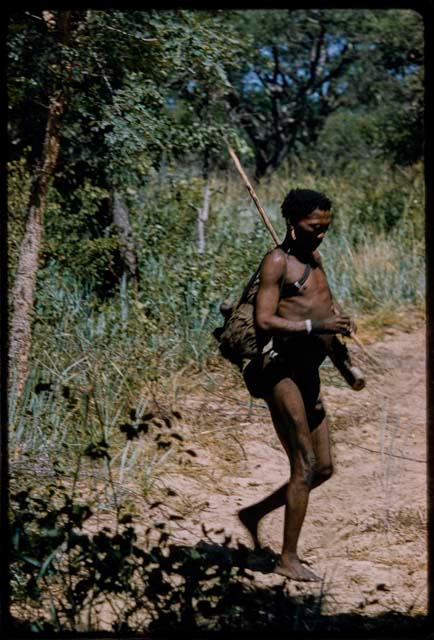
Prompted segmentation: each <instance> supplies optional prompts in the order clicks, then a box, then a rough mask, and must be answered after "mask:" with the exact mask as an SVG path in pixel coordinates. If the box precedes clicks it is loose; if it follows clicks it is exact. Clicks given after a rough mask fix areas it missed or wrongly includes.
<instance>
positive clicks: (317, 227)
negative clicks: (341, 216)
mask: <svg viewBox="0 0 434 640" xmlns="http://www.w3.org/2000/svg"><path fill="white" fill-rule="evenodd" d="M331 220H332V214H331V213H330V211H322V210H321V209H314V210H313V211H312V213H310V214H309V215H308V216H306V217H304V218H300V220H297V222H295V223H294V224H293V227H294V231H295V237H296V240H297V244H298V245H299V246H300V247H302V248H303V249H306V250H307V251H314V250H315V249H316V248H317V247H318V246H319V245H320V244H321V242H322V241H323V239H324V236H325V234H326V233H327V230H328V228H329V225H330V223H331Z"/></svg>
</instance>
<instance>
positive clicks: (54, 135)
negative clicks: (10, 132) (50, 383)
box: [9, 11, 80, 394]
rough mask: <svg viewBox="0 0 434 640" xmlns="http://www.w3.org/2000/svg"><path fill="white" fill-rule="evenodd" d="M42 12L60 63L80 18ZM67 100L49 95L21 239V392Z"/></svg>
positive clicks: (17, 294) (15, 345)
mask: <svg viewBox="0 0 434 640" xmlns="http://www.w3.org/2000/svg"><path fill="white" fill-rule="evenodd" d="M42 15H43V20H44V21H45V23H46V25H47V28H48V29H50V30H54V29H55V30H56V40H57V44H58V45H59V46H60V49H58V52H59V59H58V60H57V61H56V62H57V64H56V66H57V67H60V63H61V58H62V56H61V51H62V50H61V47H62V46H65V47H67V45H68V42H69V41H70V38H71V37H72V34H73V33H74V31H75V32H77V31H78V30H79V27H80V22H77V23H76V24H75V28H74V26H73V21H74V17H75V16H74V15H73V13H72V12H71V11H65V12H62V13H59V14H58V15H54V14H53V13H51V12H47V11H44V12H43V14H42ZM65 100H66V95H65V91H64V89H63V88H61V87H56V88H53V90H52V93H51V95H50V97H49V105H48V116H47V124H46V128H45V136H44V143H43V149H42V155H41V159H40V161H39V163H38V165H37V167H36V171H35V175H34V180H33V185H32V189H31V194H30V200H29V206H28V216H27V221H26V227H25V232H24V238H23V240H22V242H21V247H20V254H19V259H18V268H17V273H16V276H15V282H14V286H13V289H12V305H13V312H12V322H11V329H10V337H9V360H10V369H9V371H10V377H11V379H12V380H13V382H14V385H15V389H16V391H17V393H18V394H21V392H22V390H23V388H24V384H25V381H26V377H27V368H28V358H29V350H30V338H31V318H32V309H33V304H34V295H35V282H36V274H37V270H38V264H39V254H40V251H41V242H42V233H43V216H44V211H45V206H46V200H47V192H48V187H49V183H50V180H51V178H52V175H53V171H54V169H55V166H56V162H57V157H58V154H59V125H60V118H61V116H62V113H63V111H64V108H65Z"/></svg>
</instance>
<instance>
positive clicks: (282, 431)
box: [265, 378, 314, 469]
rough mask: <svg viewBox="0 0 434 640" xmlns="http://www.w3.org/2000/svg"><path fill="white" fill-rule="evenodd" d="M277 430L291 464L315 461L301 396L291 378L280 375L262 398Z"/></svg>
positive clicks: (304, 463) (307, 464)
mask: <svg viewBox="0 0 434 640" xmlns="http://www.w3.org/2000/svg"><path fill="white" fill-rule="evenodd" d="M265 400H266V401H267V404H268V407H269V409H270V413H271V417H272V419H273V424H274V427H275V429H276V433H277V435H278V437H279V439H280V441H281V443H282V445H283V447H284V448H285V450H286V452H287V454H288V457H289V459H290V462H291V467H292V468H293V469H295V468H304V467H309V466H311V465H312V464H313V462H314V447H313V440H312V436H311V432H310V428H309V422H308V417H307V414H306V409H305V405H304V400H303V396H302V394H301V392H300V389H299V388H298V386H297V384H296V383H295V382H294V380H292V379H291V378H283V379H282V380H280V381H279V382H278V383H277V384H276V385H274V387H273V389H272V390H271V392H270V393H269V394H267V396H266V397H265Z"/></svg>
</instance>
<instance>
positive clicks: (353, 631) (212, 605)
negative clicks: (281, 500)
mask: <svg viewBox="0 0 434 640" xmlns="http://www.w3.org/2000/svg"><path fill="white" fill-rule="evenodd" d="M230 545H231V539H230V538H229V537H227V538H226V540H225V542H224V543H223V544H216V543H215V542H210V541H204V540H202V541H200V542H199V543H197V544H196V545H195V546H187V545H174V544H168V545H167V546H156V547H154V548H153V549H151V550H150V552H149V558H150V559H151V562H150V563H148V564H147V565H144V566H143V569H142V571H141V573H140V572H139V573H137V574H136V576H135V585H134V596H133V591H132V588H131V589H129V586H128V585H125V587H124V593H125V596H126V599H129V601H130V602H131V601H132V600H134V604H133V605H130V608H128V607H125V608H124V610H123V617H122V619H118V620H117V621H116V623H115V624H113V632H114V634H115V637H118V638H119V637H125V638H133V637H135V638H137V637H141V638H145V637H146V638H147V637H149V638H172V637H173V638H175V637H176V638H179V637H187V638H192V639H193V638H200V639H203V640H205V639H207V638H210V639H212V638H214V637H217V636H218V637H220V636H221V635H222V633H224V637H225V640H226V639H227V638H232V637H233V638H235V637H236V638H237V639H238V638H239V639H244V638H246V639H247V638H249V639H250V638H267V640H268V639H270V640H274V639H278V638H286V639H288V638H289V639H292V638H296V637H309V638H335V637H336V638H374V637H375V638H394V640H399V639H400V638H404V637H410V636H411V637H412V638H413V637H423V638H428V637H429V636H428V628H427V622H426V619H425V618H424V617H422V616H413V617H412V616H406V615H403V614H401V613H398V612H389V613H386V614H383V615H380V616H377V617H370V616H363V615H356V614H339V615H334V616H326V615H323V613H322V604H323V600H324V597H325V593H324V589H323V585H322V584H318V583H317V584H316V586H315V587H314V588H313V589H312V593H309V594H306V593H304V594H300V595H297V596H294V595H290V594H288V592H287V591H286V589H285V582H282V584H278V585H273V586H269V587H267V586H264V585H259V584H258V582H257V581H256V580H255V574H254V573H253V572H261V573H263V574H267V573H270V572H271V571H272V568H273V565H274V563H275V561H276V560H277V555H276V554H275V553H273V552H272V551H271V550H270V549H263V550H260V551H252V550H251V549H249V548H247V547H246V546H244V545H241V544H239V545H238V546H236V547H235V546H230ZM142 554H143V551H142ZM138 564H140V563H138ZM137 579H139V581H140V580H141V584H140V585H139V587H140V588H138V580H137ZM118 595H119V593H118ZM140 612H142V613H143V612H146V615H148V616H150V618H151V620H152V621H151V622H150V624H149V625H147V628H146V630H145V629H144V628H143V625H142V626H140V624H139V620H140V619H141V618H140ZM142 619H143V617H142ZM28 630H29V627H28V626H27V627H26V625H24V626H23V625H22V624H20V626H19V627H18V626H15V632H14V633H13V634H12V635H13V636H15V637H19V638H24V637H29V635H31V637H35V635H36V636H37V637H38V636H39V637H41V635H40V634H38V633H36V634H35V633H33V634H29V633H28ZM47 631H48V629H45V633H44V634H43V637H44V638H45V637H47V638H48V637H60V636H59V635H58V634H51V633H50V632H48V633H47ZM144 634H145V635H144ZM68 636H71V637H72V636H73V637H74V638H77V634H72V633H70V634H68V632H66V633H65V632H63V633H62V635H61V637H62V638H66V637H68ZM86 637H99V638H101V637H105V638H108V637H110V634H109V633H105V634H101V633H97V634H87V635H86ZM432 637H433V638H434V636H432Z"/></svg>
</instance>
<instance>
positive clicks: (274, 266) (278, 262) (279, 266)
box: [261, 247, 286, 278]
mask: <svg viewBox="0 0 434 640" xmlns="http://www.w3.org/2000/svg"><path fill="white" fill-rule="evenodd" d="M285 270H286V253H285V252H284V251H283V250H282V249H281V248H280V247H276V248H275V249H272V250H271V251H269V252H268V253H267V254H266V255H265V257H264V261H263V263H262V270H261V271H262V274H264V273H265V274H267V275H268V276H271V277H272V278H273V277H274V278H280V277H281V276H282V273H284V271H285Z"/></svg>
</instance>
